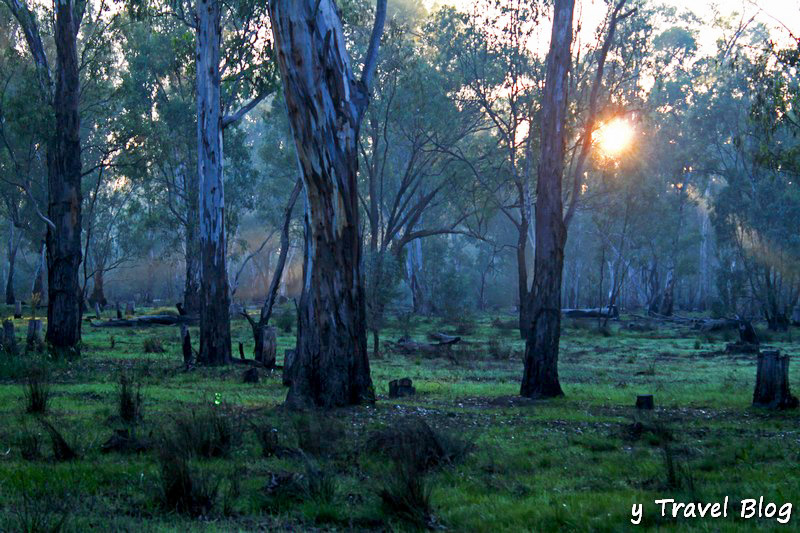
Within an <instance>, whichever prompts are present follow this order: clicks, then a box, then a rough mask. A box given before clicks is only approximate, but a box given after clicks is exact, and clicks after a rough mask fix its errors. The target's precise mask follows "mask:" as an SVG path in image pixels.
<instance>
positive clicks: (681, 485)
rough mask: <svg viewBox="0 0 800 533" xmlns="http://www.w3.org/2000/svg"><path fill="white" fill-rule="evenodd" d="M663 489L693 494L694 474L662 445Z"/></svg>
mask: <svg viewBox="0 0 800 533" xmlns="http://www.w3.org/2000/svg"><path fill="white" fill-rule="evenodd" d="M662 450H663V452H664V487H665V488H666V489H670V490H686V491H688V492H689V493H694V490H695V485H694V474H693V473H692V471H691V469H690V468H689V467H688V466H687V465H686V464H685V463H683V462H681V461H677V460H676V459H675V452H674V451H673V449H672V448H671V447H670V446H668V445H666V444H665V445H664V446H663V447H662Z"/></svg>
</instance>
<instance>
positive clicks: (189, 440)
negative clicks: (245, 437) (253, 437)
mask: <svg viewBox="0 0 800 533" xmlns="http://www.w3.org/2000/svg"><path fill="white" fill-rule="evenodd" d="M241 436H242V432H241V422H240V419H239V417H238V416H237V415H236V414H234V413H231V412H230V411H226V410H225V409H224V408H222V407H221V406H215V407H212V408H210V409H203V410H202V411H200V412H197V411H194V410H193V411H192V412H191V416H184V417H179V418H176V419H175V426H174V428H173V432H172V434H171V436H170V437H171V440H172V442H171V443H170V447H174V448H177V449H179V450H184V451H185V453H186V454H188V455H194V456H197V457H201V458H206V459H208V458H212V457H227V456H228V455H230V453H231V452H232V451H233V450H234V449H235V448H237V447H238V446H239V445H240V444H241Z"/></svg>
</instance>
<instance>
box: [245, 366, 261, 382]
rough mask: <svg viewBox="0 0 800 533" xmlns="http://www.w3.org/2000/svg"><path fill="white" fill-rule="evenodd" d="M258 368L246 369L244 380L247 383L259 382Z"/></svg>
mask: <svg viewBox="0 0 800 533" xmlns="http://www.w3.org/2000/svg"><path fill="white" fill-rule="evenodd" d="M258 379H259V377H258V369H257V368H248V369H247V370H245V371H244V376H243V378H242V381H244V382H245V383H258Z"/></svg>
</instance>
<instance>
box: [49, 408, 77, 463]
mask: <svg viewBox="0 0 800 533" xmlns="http://www.w3.org/2000/svg"><path fill="white" fill-rule="evenodd" d="M40 422H41V423H42V425H43V426H44V428H45V429H46V430H47V433H48V434H49V435H50V445H51V447H52V449H53V459H55V460H56V461H59V462H62V461H71V460H73V459H77V458H78V452H76V451H75V446H74V445H71V444H70V443H68V442H67V440H66V439H65V438H64V436H63V435H61V433H60V432H59V431H58V430H57V429H56V428H55V427H53V425H52V424H51V423H50V422H47V421H46V420H43V419H40Z"/></svg>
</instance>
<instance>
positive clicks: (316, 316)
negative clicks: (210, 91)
mask: <svg viewBox="0 0 800 533" xmlns="http://www.w3.org/2000/svg"><path fill="white" fill-rule="evenodd" d="M378 11H379V14H378V18H379V19H380V18H381V6H380V5H379V10H378ZM270 17H271V19H272V29H273V32H274V35H275V50H276V54H277V59H278V64H279V66H280V70H281V75H282V78H283V86H284V91H285V95H286V105H287V110H288V114H289V119H290V123H291V126H292V133H293V135H294V139H295V144H296V146H297V155H298V160H299V164H300V167H301V170H302V175H303V182H304V185H305V192H306V216H305V224H306V250H305V258H304V265H303V276H304V280H303V291H302V295H301V297H300V303H299V321H298V322H299V325H298V335H297V350H296V356H295V357H296V360H295V362H294V364H293V365H292V379H291V387H290V389H289V393H288V395H287V398H286V402H287V404H288V405H289V406H290V407H297V408H302V407H314V406H316V407H335V406H343V405H352V404H360V403H364V402H372V401H374V398H375V393H374V389H373V386H372V380H371V378H370V375H369V361H368V357H367V343H366V330H365V319H366V309H365V307H366V306H365V298H364V296H365V295H364V283H363V277H362V272H361V235H360V226H359V214H358V195H357V185H358V184H357V173H358V153H357V143H358V135H359V127H360V123H361V119H362V117H363V112H364V110H365V108H366V105H367V101H368V96H369V95H368V90H367V86H368V85H369V83H368V82H369V77H370V76H371V74H369V68H368V67H367V68H365V73H366V74H367V75H365V76H364V77H362V79H361V80H357V79H356V78H355V77H354V75H353V71H352V68H351V66H350V58H349V56H348V53H347V50H346V47H345V38H344V33H343V31H342V24H341V20H340V19H339V14H338V9H337V7H336V5H335V3H334V2H333V1H332V0H276V1H274V2H271V3H270ZM383 17H385V2H383ZM382 26H383V24H382V21H381V24H380V28H379V30H382ZM376 28H378V25H377V24H376ZM374 36H375V32H374V31H373V41H372V43H371V44H370V49H369V50H368V52H367V60H366V64H367V65H370V63H373V65H372V69H373V70H374V55H375V54H376V53H377V45H376V44H375V39H374ZM379 36H380V33H378V37H379Z"/></svg>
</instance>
